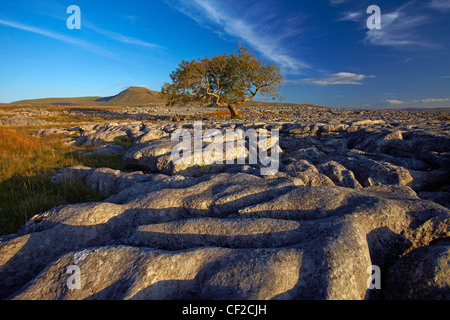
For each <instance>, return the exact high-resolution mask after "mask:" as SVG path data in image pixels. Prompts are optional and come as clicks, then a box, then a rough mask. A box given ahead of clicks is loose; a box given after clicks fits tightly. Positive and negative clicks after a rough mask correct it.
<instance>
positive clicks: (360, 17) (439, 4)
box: [329, 0, 450, 48]
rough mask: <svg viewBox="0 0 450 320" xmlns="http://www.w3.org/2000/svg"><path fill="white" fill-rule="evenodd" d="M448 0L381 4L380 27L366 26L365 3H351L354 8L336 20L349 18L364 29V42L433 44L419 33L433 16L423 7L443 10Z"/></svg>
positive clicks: (422, 45)
mask: <svg viewBox="0 0 450 320" xmlns="http://www.w3.org/2000/svg"><path fill="white" fill-rule="evenodd" d="M329 2H330V3H331V4H344V3H345V2H348V1H339V0H334V1H333V0H329ZM449 3H450V0H432V1H431V2H429V3H428V4H424V3H419V2H417V1H415V0H412V1H407V2H405V3H403V4H402V5H401V6H400V7H398V8H396V9H394V10H390V11H386V10H384V7H383V6H381V29H371V30H369V29H367V27H366V22H367V18H368V17H369V16H368V15H367V12H366V9H367V5H368V2H363V3H358V4H355V7H356V8H354V9H352V10H351V11H349V10H348V9H347V8H348V6H346V7H345V8H346V9H347V11H343V12H341V13H340V17H339V18H338V19H337V21H353V22H356V23H357V24H358V25H359V28H360V29H361V30H366V32H365V36H364V39H363V43H364V44H366V45H375V46H387V47H395V48H401V47H408V46H415V47H417V46H421V47H437V46H438V45H437V44H436V43H433V42H431V41H430V40H428V39H427V37H425V36H423V35H422V32H421V28H423V26H424V25H425V24H427V23H431V22H432V21H433V19H432V18H431V17H430V15H429V12H426V10H424V9H426V8H427V7H434V8H435V9H440V10H443V9H444V8H446V6H447V5H448V4H449Z"/></svg>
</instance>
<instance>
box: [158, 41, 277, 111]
mask: <svg viewBox="0 0 450 320" xmlns="http://www.w3.org/2000/svg"><path fill="white" fill-rule="evenodd" d="M170 78H171V79H172V83H165V84H164V86H163V87H162V89H161V94H162V95H163V97H165V98H166V99H167V105H174V104H176V103H187V102H193V101H198V102H206V103H208V102H212V103H214V104H216V105H217V106H219V107H226V108H228V110H229V111H230V114H231V117H232V118H239V114H238V112H237V111H236V106H237V105H238V104H241V103H244V102H247V101H251V100H252V99H253V98H255V97H256V95H258V94H260V95H261V96H263V97H273V100H275V99H276V98H277V97H279V89H280V86H281V85H282V83H283V76H282V74H281V72H280V68H279V67H277V66H275V65H271V64H268V63H267V62H266V61H261V60H259V59H258V58H257V57H256V56H255V55H253V54H250V53H249V50H248V49H247V48H244V47H242V46H241V45H239V49H238V50H237V51H236V52H235V53H233V54H232V55H227V54H221V55H218V56H215V57H213V58H211V59H210V58H204V59H198V60H192V61H190V62H189V61H182V62H181V63H180V65H179V66H178V69H176V70H175V71H173V72H172V73H171V74H170Z"/></svg>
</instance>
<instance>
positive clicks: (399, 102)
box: [387, 100, 405, 105]
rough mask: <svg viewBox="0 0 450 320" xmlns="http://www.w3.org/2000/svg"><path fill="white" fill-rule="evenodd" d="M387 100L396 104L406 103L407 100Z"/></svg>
mask: <svg viewBox="0 0 450 320" xmlns="http://www.w3.org/2000/svg"><path fill="white" fill-rule="evenodd" d="M387 102H389V103H390V104H395V105H399V104H405V101H401V100H387Z"/></svg>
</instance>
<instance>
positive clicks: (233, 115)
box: [227, 104, 239, 119]
mask: <svg viewBox="0 0 450 320" xmlns="http://www.w3.org/2000/svg"><path fill="white" fill-rule="evenodd" d="M227 108H228V110H229V111H230V113H231V118H232V119H234V118H239V114H238V112H237V111H236V108H235V107H234V105H232V104H229V105H228V106H227Z"/></svg>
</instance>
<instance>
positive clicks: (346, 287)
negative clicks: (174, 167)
mask: <svg viewBox="0 0 450 320" xmlns="http://www.w3.org/2000/svg"><path fill="white" fill-rule="evenodd" d="M94 172H95V171H94ZM96 172H97V173H98V174H99V175H100V176H101V175H106V176H108V175H109V174H111V175H113V176H115V175H116V174H115V173H114V172H108V171H107V170H106V171H105V170H97V171H96ZM92 177H95V174H92ZM119 177H120V175H119ZM87 179H89V176H88V177H87ZM119 179H120V178H119ZM167 183H168V182H167V181H166V180H164V176H161V175H156V176H155V180H154V181H153V182H152V181H148V182H139V183H136V184H133V185H131V186H130V187H128V188H125V189H123V190H122V191H121V192H119V193H122V192H125V191H126V190H128V189H131V188H134V186H135V185H141V186H142V185H144V184H154V185H153V189H152V190H151V191H149V192H141V193H139V194H135V195H134V199H133V198H130V199H128V201H127V202H126V203H124V204H112V203H108V202H105V203H92V204H79V205H69V206H62V207H59V208H56V209H53V210H50V211H48V212H46V213H43V214H41V215H37V216H35V217H34V218H33V219H32V220H30V221H29V222H28V223H27V224H26V225H25V226H24V227H23V228H22V230H21V231H20V232H19V234H17V235H16V236H13V237H9V238H6V239H5V240H4V241H2V242H1V244H0V252H1V254H0V257H1V261H0V262H1V263H0V275H1V277H0V279H1V280H0V281H2V283H1V286H0V288H1V289H0V291H1V292H0V295H1V297H3V298H5V297H10V298H17V299H29V298H37V299H43V298H45V299H56V298H58V299H62V298H65V299H81V298H108V299H123V298H127V299H128V298H130V299H131V298H154V299H166V298H180V299H181V298H187V299H214V298H219V299H223V298H230V299H231V298H241V299H271V298H274V299H363V298H364V297H365V296H366V294H367V284H366V280H367V277H368V275H367V273H366V270H367V267H368V266H370V265H371V264H372V261H371V260H372V259H375V261H378V263H385V261H389V258H392V254H391V252H395V254H396V255H398V254H401V253H402V252H404V251H405V250H409V249H410V248H415V247H420V246H426V245H429V244H430V242H432V241H436V239H442V238H445V237H448V236H449V235H450V224H449V221H450V211H449V210H447V209H445V208H444V207H442V206H439V205H436V204H434V203H432V202H428V201H422V200H420V199H419V198H417V196H416V195H415V193H414V192H413V191H412V190H411V189H409V188H406V187H399V186H397V187H395V186H391V187H385V186H383V187H372V188H365V189H350V188H342V187H305V186H299V185H298V184H297V183H296V180H295V179H294V178H286V177H280V178H272V179H270V178H266V179H263V178H261V177H257V176H254V175H247V174H243V173H237V174H226V173H225V174H213V175H210V176H204V177H202V178H197V179H195V180H194V183H192V184H190V186H187V187H181V186H178V187H179V188H172V187H171V186H170V182H169V185H167ZM149 190H150V189H149ZM380 228H384V229H386V228H387V229H388V230H389V232H388V233H386V232H375V231H376V230H379V229H380ZM369 234H371V236H370V237H369V236H368V235H369ZM390 234H394V235H395V236H392V237H391V236H390ZM68 235H70V236H68ZM386 235H388V236H386ZM397 238H402V239H404V240H403V241H398V240H396V239H397ZM391 239H394V240H391ZM386 241H387V243H388V244H390V246H389V245H386ZM111 245H115V246H111ZM117 245H126V246H125V247H123V246H118V247H117ZM139 246H146V247H150V248H153V249H147V248H145V249H138V248H136V247H139ZM199 246H200V247H203V248H201V249H194V248H198V247H199ZM227 247H228V248H227ZM155 249H164V250H177V251H174V252H172V253H170V252H168V251H158V250H155ZM387 250H388V252H387ZM164 261H166V262H164ZM175 261H179V262H175ZM73 264H75V265H78V266H79V267H80V270H81V272H82V277H83V279H84V280H83V284H82V289H81V290H68V289H67V287H66V280H67V276H66V277H64V276H62V275H63V274H64V273H65V272H66V270H67V267H68V266H69V265H73ZM23 265H27V268H22V266H23ZM130 266H133V267H131V268H130ZM19 269H20V270H19ZM269 278H270V279H271V280H270V281H267V279H269ZM183 279H184V280H186V281H184V280H183ZM173 280H183V281H178V282H173ZM159 282H161V283H159ZM133 288H134V289H133Z"/></svg>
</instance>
